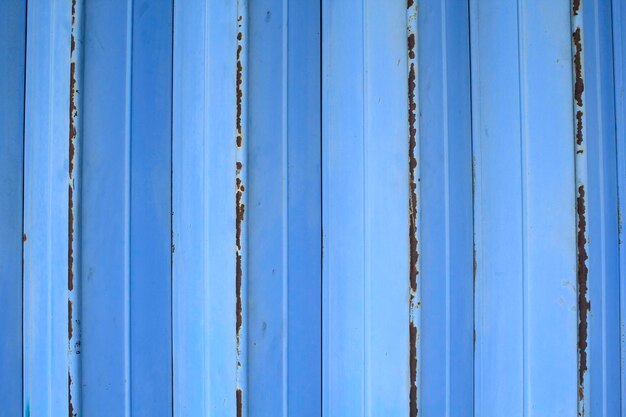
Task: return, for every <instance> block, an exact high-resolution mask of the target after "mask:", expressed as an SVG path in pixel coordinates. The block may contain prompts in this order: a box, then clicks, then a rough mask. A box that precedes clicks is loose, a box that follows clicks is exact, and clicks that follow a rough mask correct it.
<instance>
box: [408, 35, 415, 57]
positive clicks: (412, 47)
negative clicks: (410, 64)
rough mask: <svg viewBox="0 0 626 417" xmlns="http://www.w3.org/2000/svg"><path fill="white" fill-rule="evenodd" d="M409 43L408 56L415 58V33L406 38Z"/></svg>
mask: <svg viewBox="0 0 626 417" xmlns="http://www.w3.org/2000/svg"><path fill="white" fill-rule="evenodd" d="M408 43H409V58H410V59H415V34H414V33H411V34H410V35H409V38H408Z"/></svg>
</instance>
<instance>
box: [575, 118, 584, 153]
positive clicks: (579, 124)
mask: <svg viewBox="0 0 626 417" xmlns="http://www.w3.org/2000/svg"><path fill="white" fill-rule="evenodd" d="M576 144H577V145H582V144H583V112H582V110H578V111H577V112H576Z"/></svg>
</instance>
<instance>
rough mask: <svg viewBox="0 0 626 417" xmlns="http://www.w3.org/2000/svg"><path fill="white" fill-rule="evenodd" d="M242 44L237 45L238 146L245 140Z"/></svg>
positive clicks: (240, 35) (238, 36)
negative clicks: (243, 131)
mask: <svg viewBox="0 0 626 417" xmlns="http://www.w3.org/2000/svg"><path fill="white" fill-rule="evenodd" d="M242 37H243V34H242V33H241V32H239V33H238V34H237V39H238V40H239V41H241V39H242ZM241 52H242V47H241V45H237V125H236V128H237V147H238V148H241V145H242V141H243V134H242V128H241V113H242V109H241V107H242V100H243V90H242V89H241V84H242V83H243V65H242V64H241Z"/></svg>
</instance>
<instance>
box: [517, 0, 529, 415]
mask: <svg viewBox="0 0 626 417" xmlns="http://www.w3.org/2000/svg"><path fill="white" fill-rule="evenodd" d="M523 3H524V0H517V42H518V46H517V49H518V77H519V86H518V89H519V100H520V103H519V112H520V113H519V118H520V167H521V175H520V180H521V185H520V188H521V204H522V207H521V213H522V216H521V235H522V294H523V295H522V317H521V319H522V333H523V335H522V341H523V348H522V352H523V353H522V374H523V384H522V392H523V394H522V397H523V406H522V410H523V416H527V415H528V413H529V411H530V406H529V401H530V399H529V398H528V380H529V373H530V369H529V366H528V358H527V355H528V330H527V326H528V311H527V310H528V308H527V305H528V279H527V276H526V275H527V271H528V265H527V253H528V250H527V236H526V234H527V233H526V227H527V226H526V224H527V219H526V212H527V207H526V192H527V184H526V167H527V161H526V140H527V138H526V116H525V115H526V55H525V50H524V41H525V30H526V28H525V25H524V5H523Z"/></svg>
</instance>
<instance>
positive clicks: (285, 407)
mask: <svg viewBox="0 0 626 417" xmlns="http://www.w3.org/2000/svg"><path fill="white" fill-rule="evenodd" d="M282 6H283V7H282V13H283V16H282V18H283V25H282V26H283V28H282V29H283V31H282V50H283V53H282V80H281V82H282V86H281V90H282V111H281V113H282V138H281V140H282V171H283V177H282V193H283V195H282V204H283V206H282V212H283V215H282V223H283V224H282V226H283V227H282V233H283V236H282V241H283V245H282V251H283V253H282V385H283V386H282V415H283V416H284V417H287V416H288V413H289V397H288V395H289V394H288V393H289V137H288V132H289V130H288V128H289V116H288V115H289V101H288V97H289V95H288V88H289V86H288V78H289V77H288V70H289V3H288V2H287V0H283V2H282Z"/></svg>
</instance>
